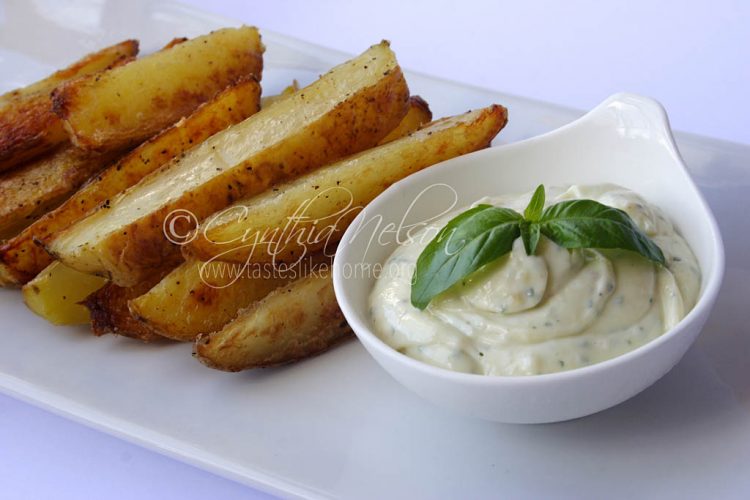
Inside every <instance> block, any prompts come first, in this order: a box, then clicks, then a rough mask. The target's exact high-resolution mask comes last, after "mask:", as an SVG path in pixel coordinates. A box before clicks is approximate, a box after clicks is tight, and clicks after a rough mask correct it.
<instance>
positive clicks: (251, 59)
mask: <svg viewBox="0 0 750 500" xmlns="http://www.w3.org/2000/svg"><path fill="white" fill-rule="evenodd" d="M262 54H263V45H262V44H261V42H260V35H259V33H258V30H257V29H256V28H251V27H247V26H244V27H241V28H226V29H222V30H218V31H214V32H213V33H210V34H208V35H205V36H201V37H197V38H195V39H192V40H187V41H184V42H181V43H177V44H174V45H171V46H169V48H166V49H164V50H161V51H159V52H156V53H154V54H151V55H149V56H146V57H143V58H141V59H138V60H136V61H133V62H131V63H130V64H127V65H125V66H122V67H119V68H115V69H113V70H111V71H108V72H106V73H103V74H101V75H96V76H91V77H87V78H82V79H78V80H75V81H72V82H68V83H66V84H64V85H62V86H60V87H58V88H57V89H55V91H54V92H53V95H52V101H53V105H54V110H55V113H56V114H57V115H58V116H60V117H61V118H62V119H63V121H64V123H65V128H66V130H67V131H68V133H69V135H70V137H71V140H72V141H73V143H75V144H76V145H77V146H78V147H81V148H84V149H94V150H111V149H117V148H121V147H125V146H132V145H133V144H135V143H138V142H140V141H143V140H144V139H147V138H148V137H151V136H152V135H154V134H155V133H157V132H159V131H160V130H162V129H163V128H165V127H167V126H169V125H171V124H172V123H174V122H176V121H177V120H179V119H180V118H182V117H183V116H187V115H189V114H190V113H191V112H192V111H193V110H194V109H195V108H196V107H197V106H198V105H200V104H201V103H203V102H205V101H207V100H209V99H211V98H212V97H213V96H214V95H216V94H217V93H218V92H220V91H221V90H223V89H224V88H226V87H227V85H230V84H231V83H233V82H236V81H237V80H239V79H240V78H245V77H248V76H255V77H256V78H257V79H260V75H261V72H262V68H263V57H262Z"/></svg>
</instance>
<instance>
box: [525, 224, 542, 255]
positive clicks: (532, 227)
mask: <svg viewBox="0 0 750 500" xmlns="http://www.w3.org/2000/svg"><path fill="white" fill-rule="evenodd" d="M539 236H540V229H539V224H537V223H536V222H532V223H528V222H523V223H521V239H522V240H523V247H524V248H525V249H526V255H534V254H535V253H536V246H537V244H538V243H539Z"/></svg>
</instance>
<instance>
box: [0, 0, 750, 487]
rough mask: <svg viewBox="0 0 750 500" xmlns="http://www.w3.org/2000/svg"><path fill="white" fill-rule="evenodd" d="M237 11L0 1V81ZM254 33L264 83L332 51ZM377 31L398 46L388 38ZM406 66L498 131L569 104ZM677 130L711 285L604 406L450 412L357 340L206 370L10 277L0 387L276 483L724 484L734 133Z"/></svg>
mask: <svg viewBox="0 0 750 500" xmlns="http://www.w3.org/2000/svg"><path fill="white" fill-rule="evenodd" d="M236 24H238V23H237V22H234V21H230V20H226V19H222V18H218V17H215V16H211V15H206V14H203V13H200V12H197V11H195V10H193V9H192V8H188V7H184V6H181V5H179V4H176V3H171V2H149V1H133V2H117V1H101V2H89V1H73V2H55V1H52V0H49V1H46V0H36V1H33V2H6V4H4V5H2V7H1V8H0V91H3V90H7V89H10V88H14V87H16V86H19V85H23V84H25V83H27V82H29V81H33V80H34V79H36V78H39V77H41V76H44V75H45V74H47V73H49V72H50V71H51V70H53V69H54V68H56V67H59V66H62V65H63V63H66V62H68V61H71V60H73V59H75V58H76V57H77V56H78V55H80V54H83V53H85V52H87V51H90V50H92V49H94V48H96V47H98V46H102V45H104V44H105V43H110V42H114V41H119V40H120V39H124V38H131V37H135V38H139V39H140V40H141V42H142V49H143V51H145V52H148V51H152V50H155V49H156V48H157V47H159V46H160V45H163V44H164V43H166V42H167V41H168V40H169V39H171V38H172V37H174V36H178V35H186V36H195V35H198V34H202V33H204V32H207V31H210V30H211V29H214V28H217V27H221V26H227V25H236ZM40 32H43V33H44V35H45V36H43V37H42V36H36V34H38V33H40ZM263 35H264V42H265V43H266V45H267V47H268V50H267V53H266V70H265V72H264V78H263V86H264V88H265V89H266V92H269V93H273V92H276V91H279V90H281V89H282V88H283V87H284V86H285V85H286V84H288V82H289V81H291V79H292V78H297V79H298V80H299V81H300V83H302V84H305V83H308V82H309V81H312V80H313V79H314V78H315V77H316V76H317V75H318V74H319V73H321V72H323V71H325V70H327V69H328V68H329V67H330V66H332V65H334V64H336V63H339V62H341V61H343V60H345V59H346V55H345V54H341V53H339V52H336V51H331V50H328V49H322V48H319V47H316V46H314V45H311V44H307V43H304V42H300V41H297V40H294V39H291V38H287V37H283V36H279V35H275V34H272V33H268V32H264V33H263ZM373 42H377V40H374V41H373ZM393 47H394V49H395V51H396V52H397V53H398V41H397V40H396V41H394V44H393ZM364 49H365V47H352V51H353V52H357V51H360V50H364ZM407 78H408V80H409V83H410V87H411V89H412V91H413V93H418V94H420V95H422V96H423V97H425V98H426V99H427V101H428V102H430V105H431V106H432V109H433V112H434V113H435V116H442V115H446V114H455V113H459V112H462V111H465V110H466V109H469V108H474V107H478V106H483V105H486V104H488V103H490V102H498V103H501V104H504V105H506V106H507V107H508V108H509V110H510V123H509V125H508V127H507V128H506V129H505V130H504V131H503V132H502V133H501V134H500V137H499V139H498V141H497V144H502V143H506V142H515V141H518V140H520V139H524V138H527V137H530V136H534V135H537V134H539V133H543V132H546V131H549V130H551V129H553V128H555V127H558V126H560V125H563V124H565V123H568V122H570V121H571V120H573V119H574V118H576V117H577V116H579V115H580V113H579V112H577V111H573V110H568V109H565V108H560V107H556V106H552V105H549V104H544V103H539V102H535V101H531V100H528V99H523V98H519V97H514V96H508V95H504V94H500V93H497V92H493V91H489V90H482V89H476V88H470V87H466V86H462V85H458V84H454V83H450V82H445V81H441V80H436V79H433V78H429V77H425V76H421V75H415V74H409V73H408V72H407ZM613 90H615V89H613ZM677 142H678V144H679V146H680V149H681V152H682V154H683V156H684V158H685V161H686V163H687V164H688V166H689V167H690V170H691V173H692V175H693V176H694V178H695V179H696V182H697V183H698V185H699V186H700V188H701V190H702V191H703V193H704V194H705V196H706V198H707V199H708V201H709V204H710V205H711V207H712V209H713V211H714V214H715V215H716V217H717V219H718V220H719V224H720V226H721V230H722V234H723V236H724V240H725V245H726V256H727V269H726V277H725V280H724V286H723V289H722V291H721V293H720V295H719V299H718V302H717V305H716V308H715V310H714V313H713V315H712V317H711V318H710V319H709V321H708V323H707V325H706V327H705V330H704V332H703V334H702V335H701V337H700V338H699V340H698V342H697V343H696V345H695V346H694V347H693V348H692V349H691V350H690V351H689V352H688V354H687V355H686V357H685V358H684V359H683V360H682V361H681V362H680V363H679V364H678V365H677V367H676V368H675V369H674V370H672V372H670V373H669V374H668V375H667V376H665V377H664V378H663V379H662V380H660V381H659V382H657V383H656V384H655V385H654V386H652V387H651V388H649V389H647V390H646V391H645V392H643V393H642V394H640V395H638V396H637V397H635V398H634V399H632V400H630V401H628V402H626V403H624V404H622V405H619V406H617V407H615V408H612V409H610V410H608V411H605V412H602V413H599V414H597V415H594V416H591V417H587V418H584V419H580V420H576V421H572V422H566V423H562V424H554V425H542V426H513V425H502V424H493V423H489V422H482V421H477V420H471V419H467V418H463V417H460V416H456V415H453V414H450V413H447V412H445V411H443V410H440V409H437V408H435V407H433V406H431V405H430V404H429V403H426V402H424V401H422V400H421V399H419V398H418V397H416V396H414V395H412V394H411V393H409V392H407V390H406V389H404V388H402V387H401V386H400V385H398V384H397V383H396V382H395V381H393V380H391V379H390V378H389V377H388V375H386V373H385V372H384V371H382V370H381V369H380V368H379V367H378V366H377V365H376V364H375V362H374V361H373V360H371V359H370V358H369V356H368V355H367V354H366V353H365V351H364V349H363V348H362V347H361V346H360V345H358V344H357V343H356V342H349V343H347V344H346V345H344V346H342V347H340V348H338V349H335V350H334V351H332V352H330V353H328V354H326V355H324V356H320V357H318V358H315V359H312V360H308V361H305V362H302V363H298V364H296V365H293V366H289V367H285V368H280V369H274V370H264V371H259V372H251V373H241V374H226V373H220V372H215V371H212V370H208V369H206V368H204V367H203V366H202V365H200V364H199V363H197V362H195V361H194V360H193V359H191V357H190V346H188V345H168V346H159V347H154V346H143V345H139V344H137V343H135V342H132V341H128V340H127V339H120V338H116V337H105V338H100V339H95V338H92V337H91V335H90V334H89V333H88V332H87V331H86V329H85V328H61V327H53V326H51V325H48V324H47V323H46V322H45V321H44V320H42V319H41V318H37V317H36V316H34V315H33V314H32V313H30V312H29V311H27V310H26V309H25V307H24V306H23V303H22V301H21V297H20V294H19V293H18V292H16V291H9V290H0V297H1V298H0V334H1V335H3V340H4V346H3V347H4V348H3V349H1V350H0V390H2V391H3V392H5V393H8V394H10V395H13V396H15V397H18V398H19V399H23V400H26V401H29V402H32V403H34V404H37V405H40V406H42V407H44V408H47V409H49V410H50V411H54V412H56V413H59V414H62V415H66V416H68V417H70V418H72V419H74V420H77V421H80V422H84V423H86V424H88V425H91V426H93V427H95V428H98V429H101V430H104V431H106V432H109V433H112V434H115V435H117V436H120V437H122V438H124V439H127V440H130V441H133V442H137V443H140V444H142V445H144V446H146V447H148V448H151V449H154V450H157V451H160V452H162V453H165V454H168V455H170V456H173V457H175V458H178V459H180V460H184V461H186V462H189V463H191V464H195V465H198V466H200V467H203V468H206V469H208V470H211V471H214V472H216V473H218V474H221V475H223V476H226V477H230V478H233V479H236V480H238V481H241V482H244V483H247V484H250V485H253V486H255V487H257V488H259V489H262V490H265V491H269V492H273V493H277V494H283V495H285V496H318V497H354V496H356V497H359V498H361V497H368V498H382V497H405V498H408V497H415V496H419V497H431V498H456V497H462V498H463V497H474V498H476V497H480V496H488V495H499V494H502V496H507V497H517V496H519V495H521V494H523V495H525V496H529V497H549V496H574V497H599V498H601V497H605V496H606V497H612V496H613V494H614V495H615V496H621V497H633V496H635V495H638V496H644V495H645V496H659V497H660V498H684V497H685V496H686V495H687V496H690V497H704V496H705V497H708V496H711V497H717V496H723V497H731V496H737V495H739V493H740V492H743V491H745V492H746V491H748V490H750V476H748V475H747V474H745V473H744V471H743V470H742V469H739V468H738V465H740V464H747V463H750V382H748V381H750V363H748V362H747V360H748V359H750V331H749V330H750V327H749V326H748V325H750V308H748V307H747V295H748V291H750V290H748V285H747V283H749V282H750V264H748V263H747V259H746V256H748V255H750V236H748V234H747V216H746V214H745V213H744V212H745V211H746V210H747V206H748V204H747V200H748V199H749V198H750V147H748V146H744V145H738V144H732V143H727V142H722V141H717V140H712V139H706V138H701V137H697V136H691V135H684V134H677ZM550 168H554V165H551V166H550Z"/></svg>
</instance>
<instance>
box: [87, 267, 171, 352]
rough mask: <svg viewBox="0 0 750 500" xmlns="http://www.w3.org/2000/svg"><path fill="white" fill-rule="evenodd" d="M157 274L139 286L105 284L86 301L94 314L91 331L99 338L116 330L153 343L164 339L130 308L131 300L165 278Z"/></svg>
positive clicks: (127, 335) (90, 311)
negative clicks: (140, 319)
mask: <svg viewBox="0 0 750 500" xmlns="http://www.w3.org/2000/svg"><path fill="white" fill-rule="evenodd" d="M161 277H162V276H161V275H158V274H157V275H155V276H153V277H152V278H151V279H149V280H147V281H143V282H141V283H139V284H137V285H136V286H133V287H128V288H123V287H120V286H117V285H115V284H113V283H108V284H106V285H104V286H103V287H102V288H100V289H99V290H97V291H95V292H94V293H92V294H91V295H89V296H88V297H86V299H85V300H84V301H83V302H82V303H83V305H84V306H86V308H87V309H88V310H89V314H90V315H91V330H92V331H93V333H94V335H96V336H97V337H99V336H101V335H104V334H106V333H114V334H117V335H122V336H125V337H130V338H134V339H138V340H141V341H143V342H152V341H154V340H158V339H163V337H162V336H161V335H159V334H158V333H156V332H155V331H153V330H152V329H151V328H149V327H148V325H147V324H145V323H144V322H142V321H138V320H137V319H135V318H133V316H132V315H131V314H130V309H128V301H130V299H134V298H135V297H138V296H139V295H142V294H144V293H145V292H147V291H148V290H149V289H150V288H151V287H153V286H154V285H155V284H156V283H158V282H159V280H160V279H161Z"/></svg>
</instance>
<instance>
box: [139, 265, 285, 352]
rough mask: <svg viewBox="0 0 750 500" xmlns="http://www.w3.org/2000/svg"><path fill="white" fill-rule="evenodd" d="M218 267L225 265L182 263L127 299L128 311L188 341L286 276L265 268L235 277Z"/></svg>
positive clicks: (281, 282)
mask: <svg viewBox="0 0 750 500" xmlns="http://www.w3.org/2000/svg"><path fill="white" fill-rule="evenodd" d="M230 265H231V264H230ZM204 266H205V267H204ZM219 267H223V268H227V267H228V265H227V264H226V263H224V262H216V263H205V262H200V261H195V260H189V261H186V262H185V263H183V264H182V265H180V266H178V267H177V268H175V269H174V270H173V271H172V272H171V273H169V274H168V275H167V276H165V277H164V279H162V280H161V281H160V282H159V283H157V284H156V286H154V287H153V288H152V289H151V290H149V291H148V292H146V293H145V294H143V295H141V296H140V297H137V298H135V299H133V300H131V301H130V302H129V306H130V312H131V313H132V314H133V316H134V317H135V318H137V319H139V320H140V321H143V322H144V323H146V324H147V325H148V326H149V327H150V328H151V329H152V330H153V331H156V332H159V333H160V334H161V335H163V336H164V337H167V338H170V339H173V340H180V341H185V342H192V341H193V340H195V337H196V336H198V334H200V333H207V332H213V331H216V330H219V329H221V327H223V326H224V325H225V324H227V323H229V322H230V321H231V320H232V319H233V318H234V317H235V316H236V315H237V312H238V311H239V310H240V309H244V308H245V307H247V306H248V305H250V304H252V303H253V302H256V301H258V300H260V299H262V298H263V297H265V296H266V295H268V294H269V293H270V292H272V291H273V290H275V289H276V288H278V287H279V286H281V285H284V284H286V283H288V282H289V281H290V280H291V278H287V277H285V276H277V275H273V274H272V273H269V272H267V270H266V269H257V274H256V275H257V276H258V278H255V277H253V274H254V273H255V271H253V270H247V271H246V272H243V274H242V275H241V276H239V277H237V276H236V275H234V276H230V275H229V273H227V274H226V275H224V274H222V275H221V276H219V273H218V272H217V269H218V268H219ZM235 267H236V266H235ZM240 267H241V266H240ZM201 268H202V269H201ZM223 270H224V269H222V271H223Z"/></svg>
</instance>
